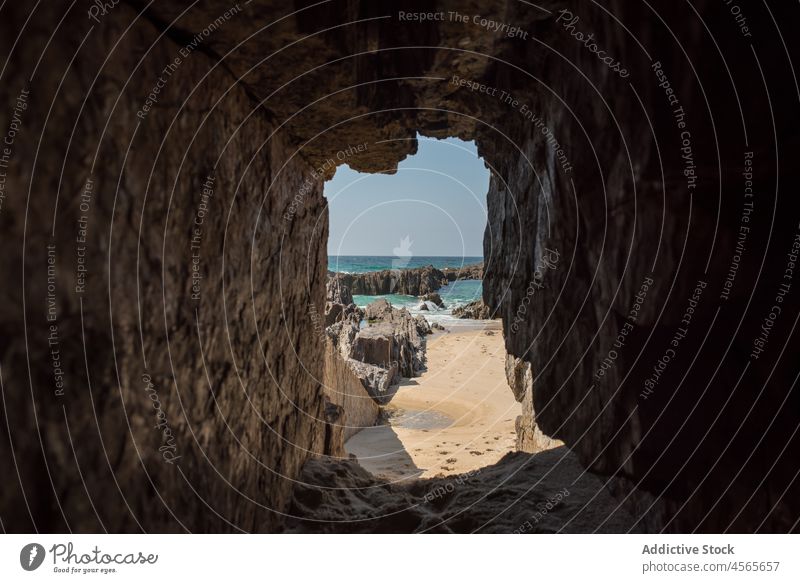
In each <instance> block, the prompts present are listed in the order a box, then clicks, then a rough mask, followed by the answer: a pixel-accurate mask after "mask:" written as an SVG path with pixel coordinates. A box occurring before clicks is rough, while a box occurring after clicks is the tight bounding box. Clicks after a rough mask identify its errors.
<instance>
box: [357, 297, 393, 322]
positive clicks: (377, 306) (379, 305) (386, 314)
mask: <svg viewBox="0 0 800 583" xmlns="http://www.w3.org/2000/svg"><path fill="white" fill-rule="evenodd" d="M392 310H393V308H392V305H391V304H390V303H389V302H388V301H386V299H385V298H381V299H379V300H375V301H374V302H372V303H370V304H367V307H366V308H364V317H365V318H366V319H367V321H368V322H373V321H376V320H391V319H392Z"/></svg>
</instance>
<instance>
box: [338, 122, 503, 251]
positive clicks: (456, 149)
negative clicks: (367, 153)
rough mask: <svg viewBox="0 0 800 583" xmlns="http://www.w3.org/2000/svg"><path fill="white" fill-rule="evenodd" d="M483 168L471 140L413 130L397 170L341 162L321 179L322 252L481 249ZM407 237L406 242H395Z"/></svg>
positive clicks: (486, 183) (486, 176)
mask: <svg viewBox="0 0 800 583" xmlns="http://www.w3.org/2000/svg"><path fill="white" fill-rule="evenodd" d="M488 189H489V171H488V169H487V168H486V167H485V166H484V165H483V160H482V159H481V158H478V154H477V149H476V147H475V144H474V143H473V142H464V141H462V140H459V139H456V138H448V139H446V140H434V139H430V138H423V137H419V149H418V151H417V154H416V155H414V156H409V157H408V158H406V159H405V160H403V161H402V162H401V163H400V165H399V167H398V170H397V173H396V174H392V175H388V174H362V173H360V172H355V171H354V170H351V169H350V167H348V166H340V167H339V168H338V169H337V171H336V174H335V176H334V177H333V179H332V180H330V181H329V182H327V183H325V196H326V197H327V199H328V204H329V210H330V237H329V239H328V254H329V255H393V254H394V249H395V248H396V247H398V246H399V245H401V246H404V247H405V248H407V249H408V250H409V251H410V253H411V254H413V255H416V256H420V255H434V256H435V255H449V256H462V255H464V256H474V257H479V256H482V255H483V231H484V229H485V228H486V192H487V191H488ZM406 238H408V241H410V246H409V245H408V244H407V243H405V244H402V243H401V242H402V241H403V240H404V239H406Z"/></svg>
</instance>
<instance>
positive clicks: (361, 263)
mask: <svg viewBox="0 0 800 583" xmlns="http://www.w3.org/2000/svg"><path fill="white" fill-rule="evenodd" d="M481 261H483V257H482V256H465V255H413V256H408V257H405V256H397V255H328V270H329V271H335V272H337V273H369V272H371V271H382V270H384V269H416V268H419V267H426V266H428V265H432V266H433V267H435V268H436V269H445V268H447V267H451V268H459V267H466V266H468V265H473V264H475V263H480V262H481Z"/></svg>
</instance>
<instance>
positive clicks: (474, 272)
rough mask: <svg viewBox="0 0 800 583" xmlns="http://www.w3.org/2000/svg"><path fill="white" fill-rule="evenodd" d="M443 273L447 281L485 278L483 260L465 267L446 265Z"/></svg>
mask: <svg viewBox="0 0 800 583" xmlns="http://www.w3.org/2000/svg"><path fill="white" fill-rule="evenodd" d="M442 273H444V276H445V277H446V278H447V281H457V280H460V279H483V261H481V262H480V263H473V264H471V265H465V266H463V267H445V268H444V269H442Z"/></svg>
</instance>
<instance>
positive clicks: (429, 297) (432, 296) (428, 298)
mask: <svg viewBox="0 0 800 583" xmlns="http://www.w3.org/2000/svg"><path fill="white" fill-rule="evenodd" d="M420 300H422V301H423V302H433V303H434V304H435V305H436V306H437V307H438V308H444V307H445V305H444V302H443V301H442V296H440V295H439V294H438V293H436V292H433V293H429V294H425V295H424V296H422V297H421V298H420Z"/></svg>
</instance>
